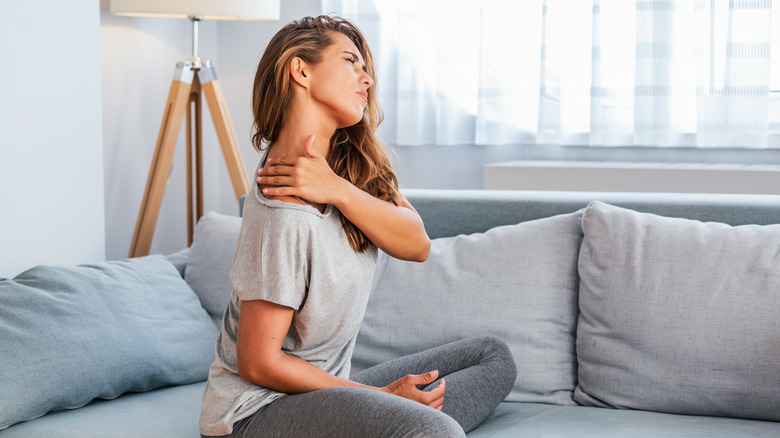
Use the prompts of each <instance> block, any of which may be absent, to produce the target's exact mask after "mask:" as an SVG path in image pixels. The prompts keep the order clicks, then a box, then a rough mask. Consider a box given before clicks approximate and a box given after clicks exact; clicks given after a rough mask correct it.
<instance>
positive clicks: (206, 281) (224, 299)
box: [184, 212, 241, 327]
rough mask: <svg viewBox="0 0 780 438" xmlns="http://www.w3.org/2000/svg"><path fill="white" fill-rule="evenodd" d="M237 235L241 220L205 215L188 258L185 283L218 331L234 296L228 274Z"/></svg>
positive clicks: (224, 216) (231, 266) (196, 228)
mask: <svg viewBox="0 0 780 438" xmlns="http://www.w3.org/2000/svg"><path fill="white" fill-rule="evenodd" d="M240 231H241V218H240V217H238V216H227V215H222V214H219V213H214V212H208V213H206V214H205V215H204V216H203V217H202V218H200V221H198V225H197V226H196V227H195V233H194V234H193V237H192V246H191V247H190V252H189V255H188V256H187V269H186V270H185V271H184V279H185V280H186V281H187V283H188V284H189V285H190V287H192V290H194V291H195V293H196V294H197V295H198V298H199V299H200V302H201V304H202V305H203V308H204V309H206V311H207V312H208V313H209V316H211V319H212V320H213V321H214V324H216V325H217V326H218V327H221V326H222V315H223V314H224V313H225V308H226V307H227V303H228V300H229V299H230V294H231V293H232V292H233V284H232V283H231V282H230V270H231V269H232V268H233V255H234V254H235V252H236V243H238V233H239V232H240Z"/></svg>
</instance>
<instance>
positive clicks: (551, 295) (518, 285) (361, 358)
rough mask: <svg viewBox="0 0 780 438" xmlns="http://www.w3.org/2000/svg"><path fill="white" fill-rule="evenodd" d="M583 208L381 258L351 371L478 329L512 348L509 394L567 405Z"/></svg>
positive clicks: (572, 380) (571, 382) (476, 332)
mask: <svg viewBox="0 0 780 438" xmlns="http://www.w3.org/2000/svg"><path fill="white" fill-rule="evenodd" d="M581 218H582V211H578V212H575V213H570V214H565V215H559V216H554V217H550V218H545V219H539V220H534V221H529V222H524V223H520V224H516V225H508V226H501V227H496V228H493V229H491V230H489V231H487V232H485V233H477V234H471V235H460V236H457V237H447V238H440V239H434V240H433V241H432V245H431V251H430V255H429V257H428V260H427V261H425V262H424V263H414V262H405V261H401V260H397V259H393V258H391V257H389V256H387V255H385V254H380V259H379V262H378V266H377V270H376V273H375V275H374V284H373V291H372V293H371V297H370V298H369V303H368V309H367V310H366V315H365V319H364V321H363V325H362V327H361V329H360V333H359V334H358V339H357V345H356V347H355V352H354V355H353V361H352V365H353V370H352V372H353V374H354V373H356V372H359V371H361V370H364V369H366V368H368V367H371V366H373V365H376V364H379V363H382V362H385V361H387V360H390V359H393V358H396V357H400V356H404V355H407V354H412V353H416V352H419V351H422V350H425V349H428V348H432V347H436V346H439V345H443V344H445V343H448V342H451V341H455V340H458V339H462V338H465V337H470V336H476V335H492V336H495V337H498V338H499V339H502V340H503V341H504V342H506V343H507V344H508V345H509V348H510V349H511V351H512V353H513V355H514V357H515V362H516V364H517V381H516V382H515V386H514V388H513V389H512V392H511V393H510V395H509V397H507V400H509V401H522V402H539V403H554V404H561V405H572V404H574V402H573V401H572V392H573V391H574V387H575V384H576V380H575V378H576V370H575V360H576V359H575V356H574V355H575V352H574V342H575V341H574V331H575V325H576V321H577V305H576V302H577V257H578V252H579V247H580V242H581V238H582V231H581Z"/></svg>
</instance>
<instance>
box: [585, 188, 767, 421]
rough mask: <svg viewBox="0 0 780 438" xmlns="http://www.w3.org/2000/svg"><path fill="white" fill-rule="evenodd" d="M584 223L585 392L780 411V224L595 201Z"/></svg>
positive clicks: (639, 401) (704, 408) (739, 411)
mask: <svg viewBox="0 0 780 438" xmlns="http://www.w3.org/2000/svg"><path fill="white" fill-rule="evenodd" d="M583 231H584V239H583V243H582V249H581V251H580V260H579V272H580V301H579V306H580V312H581V313H580V317H579V325H578V328H577V353H578V356H577V357H578V365H579V384H578V386H577V389H576V392H575V396H574V399H575V400H576V401H578V402H579V403H581V404H585V405H591V406H601V407H614V408H629V409H642V410H650V411H660V412H668V413H674V414H688V415H714V416H729V417H740V418H752V419H762V420H773V421H778V420H780V398H779V397H778V396H777V394H779V393H780V343H778V340H780V324H778V323H777V320H778V317H777V309H779V308H780V256H778V255H780V225H768V226H758V225H744V226H737V227H732V226H730V225H726V224H721V223H712V222H709V223H704V222H699V221H694V220H689V219H682V218H667V217H661V216H656V215H653V214H647V213H639V212H635V211H632V210H627V209H623V208H619V207H614V206H611V205H607V204H604V203H601V202H593V203H591V204H590V205H589V206H588V208H587V209H586V211H585V215H584V218H583Z"/></svg>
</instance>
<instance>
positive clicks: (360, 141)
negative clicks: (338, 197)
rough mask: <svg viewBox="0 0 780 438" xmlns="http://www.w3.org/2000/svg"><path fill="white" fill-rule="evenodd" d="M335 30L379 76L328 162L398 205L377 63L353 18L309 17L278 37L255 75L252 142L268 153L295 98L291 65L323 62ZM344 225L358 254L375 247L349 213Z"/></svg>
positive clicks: (335, 140) (340, 132)
mask: <svg viewBox="0 0 780 438" xmlns="http://www.w3.org/2000/svg"><path fill="white" fill-rule="evenodd" d="M330 32H339V33H342V34H344V35H346V36H347V37H348V38H349V39H350V40H352V42H353V43H354V44H355V46H356V47H357V48H358V50H359V51H360V54H361V55H362V56H363V59H364V61H365V63H366V72H367V73H368V75H369V76H371V77H372V78H374V85H372V86H371V87H369V89H368V104H367V105H366V108H365V109H364V110H363V119H362V120H360V122H358V123H357V124H355V125H352V126H349V127H346V128H339V129H337V130H336V132H335V133H334V134H333V136H332V137H331V138H330V154H329V155H328V164H330V167H331V168H332V169H333V171H334V172H335V173H336V174H337V175H339V176H341V177H342V178H344V179H346V180H347V181H349V182H351V183H352V184H353V185H355V186H356V187H358V188H359V189H361V190H363V191H365V192H367V193H369V194H370V195H373V196H375V197H378V198H380V199H383V200H385V201H389V202H392V203H393V204H395V205H398V202H399V200H400V199H401V194H400V192H399V190H398V180H397V178H396V176H395V173H393V167H392V165H391V164H390V160H389V159H388V158H387V154H386V153H385V150H384V148H385V145H384V144H383V143H382V142H381V141H380V140H379V138H378V137H377V135H376V129H377V128H378V127H379V124H380V123H381V122H382V109H381V107H380V106H379V101H378V99H377V94H376V72H375V70H374V59H373V57H372V55H371V49H370V48H369V47H368V43H367V42H366V39H365V37H364V36H363V33H362V32H361V31H360V29H358V28H357V26H355V25H354V24H352V23H351V22H349V21H348V20H345V19H343V18H340V17H335V16H329V15H320V16H318V17H306V18H303V19H301V20H298V21H293V22H291V23H289V24H287V25H286V26H284V27H283V28H282V29H281V30H280V31H279V32H277V33H276V35H274V37H273V38H272V39H271V41H270V42H269V43H268V47H267V48H266V49H265V52H264V53H263V56H262V58H261V59H260V63H259V64H258V66H257V73H256V74H255V82H254V89H253V96H252V112H253V114H254V119H255V122H254V131H255V132H254V134H253V135H252V144H253V145H254V147H255V149H257V150H258V151H262V150H264V149H265V148H266V147H270V146H271V145H273V143H274V142H275V141H276V140H277V138H278V137H279V131H280V130H281V129H282V124H283V123H284V121H285V117H286V114H287V109H288V108H289V107H290V103H291V102H292V99H293V88H292V84H291V76H290V69H289V65H290V62H291V61H292V60H293V58H296V57H299V58H301V59H302V60H304V61H305V62H307V63H309V64H317V63H318V62H320V60H321V57H320V54H321V52H322V51H323V50H324V49H325V48H326V47H328V46H329V45H330V44H331V43H332V41H331V39H330V36H329V35H328V34H329V33H330ZM265 145H268V146H265ZM341 223H342V225H343V227H344V231H345V232H346V234H347V238H348V239H349V244H350V245H351V246H352V248H353V249H354V250H355V251H357V252H365V251H366V250H367V249H368V248H369V247H370V246H371V241H369V240H368V238H367V237H366V235H365V234H363V232H362V231H360V230H359V229H358V228H357V227H356V226H355V225H354V224H353V223H352V222H350V221H349V220H347V219H346V218H345V217H344V216H343V215H342V216H341Z"/></svg>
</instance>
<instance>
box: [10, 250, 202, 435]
mask: <svg viewBox="0 0 780 438" xmlns="http://www.w3.org/2000/svg"><path fill="white" fill-rule="evenodd" d="M216 336H217V330H216V329H215V328H214V326H213V324H211V321H210V320H209V318H208V315H207V314H206V312H205V311H204V310H203V308H202V307H201V306H200V303H199V302H198V299H197V297H196V296H195V294H194V293H193V292H192V289H190V287H189V286H187V283H185V282H184V280H183V279H182V278H181V275H179V272H178V271H177V270H176V268H175V267H174V266H173V265H172V264H171V263H169V262H168V261H167V260H166V259H165V257H163V256H161V255H155V256H149V257H143V258H137V259H129V260H123V261H116V262H102V263H95V264H90V265H80V266H38V267H35V268H32V269H30V270H28V271H25V272H23V273H21V274H19V275H18V276H17V277H15V278H13V279H10V280H5V281H2V282H0V372H1V373H2V374H0V429H5V428H7V427H8V426H10V425H12V424H14V423H17V422H20V421H25V420H31V419H34V418H37V417H40V416H42V415H44V414H46V413H47V412H49V411H54V410H62V409H73V408H77V407H81V406H83V405H85V404H87V403H89V402H90V401H91V400H93V399H96V398H103V399H112V398H116V397H118V396H119V395H121V394H123V393H125V392H128V391H135V392H140V391H148V390H151V389H154V388H158V387H162V386H167V385H177V384H185V383H192V382H198V381H202V380H205V379H206V378H207V376H208V368H209V365H210V364H211V362H212V361H213V359H214V343H215V340H216Z"/></svg>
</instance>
